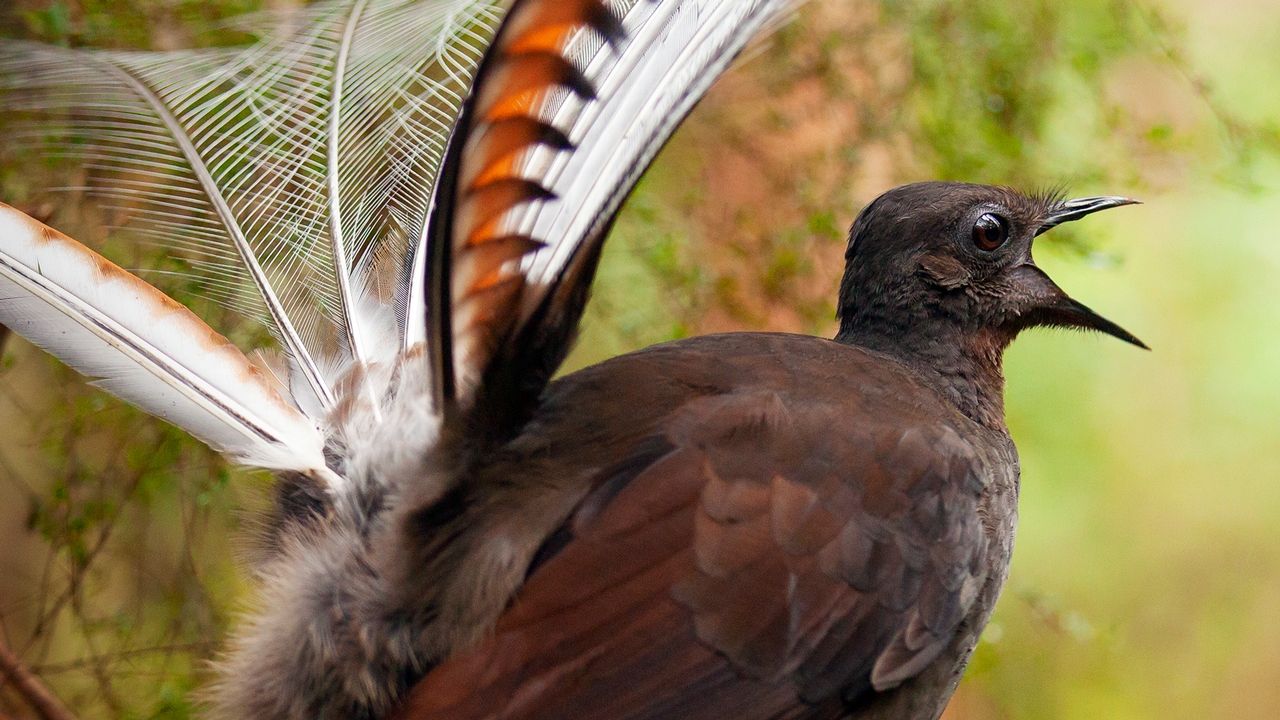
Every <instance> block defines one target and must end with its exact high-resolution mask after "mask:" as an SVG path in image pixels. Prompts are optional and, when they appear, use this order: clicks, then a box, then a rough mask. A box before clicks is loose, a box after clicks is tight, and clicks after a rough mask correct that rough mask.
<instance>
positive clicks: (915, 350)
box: [835, 318, 1009, 431]
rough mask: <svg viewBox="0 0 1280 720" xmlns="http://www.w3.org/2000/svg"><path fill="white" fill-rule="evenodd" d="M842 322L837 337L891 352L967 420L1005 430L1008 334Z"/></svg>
mask: <svg viewBox="0 0 1280 720" xmlns="http://www.w3.org/2000/svg"><path fill="white" fill-rule="evenodd" d="M848 320H849V319H848V318H846V322H845V323H844V324H843V325H842V327H841V329H840V332H839V333H838V334H837V335H836V338H835V339H836V341H837V342H842V343H845V344H849V345H856V346H858V347H861V348H865V349H867V350H874V351H876V352H879V353H883V354H885V355H889V356H891V357H893V358H894V359H896V360H898V361H899V362H901V363H903V364H904V365H906V366H907V367H909V368H911V369H912V370H914V371H915V372H916V373H917V374H918V375H920V377H921V378H923V379H924V381H925V382H926V383H928V384H929V385H930V386H931V387H932V388H933V389H934V390H935V391H937V392H938V394H940V395H942V396H943V397H944V398H946V399H947V400H948V401H949V402H951V404H953V405H955V406H956V408H957V409H959V410H960V412H962V413H964V414H965V415H966V416H967V417H969V419H971V420H973V421H974V422H977V423H979V424H981V425H984V426H986V427H989V428H992V429H996V430H1001V431H1003V430H1004V429H1005V422H1004V372H1003V368H1002V360H1003V357H1004V349H1005V348H1006V347H1008V345H1009V339H1008V338H1005V337H1004V334H1003V333H1000V332H997V331H995V330H990V329H982V330H979V331H977V332H976V333H975V332H965V331H962V330H961V329H960V328H956V327H954V326H952V327H948V326H946V325H943V324H941V323H929V322H927V321H926V322H922V323H918V324H912V325H911V326H910V327H902V326H900V325H897V324H894V325H884V324H880V323H869V322H861V323H860V322H856V321H855V322H849V321H848Z"/></svg>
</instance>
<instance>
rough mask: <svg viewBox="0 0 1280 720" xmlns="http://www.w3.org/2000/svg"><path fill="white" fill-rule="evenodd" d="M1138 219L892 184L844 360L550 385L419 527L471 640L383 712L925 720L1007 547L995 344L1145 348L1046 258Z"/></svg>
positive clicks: (785, 355) (519, 719)
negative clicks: (1068, 285) (1079, 238)
mask: <svg viewBox="0 0 1280 720" xmlns="http://www.w3.org/2000/svg"><path fill="white" fill-rule="evenodd" d="M1131 202H1132V201H1130V200H1127V199H1125V198H1115V197H1103V198H1087V199H1083V200H1073V201H1069V202H1064V201H1062V200H1060V199H1059V198H1056V197H1043V196H1040V197H1033V196H1027V195H1022V194H1020V193H1017V192H1015V191H1012V190H1009V189H1007V188H998V187H986V186H979V185H966V184H961V183H920V184H917V185H910V186H905V187H902V188H898V189H896V190H893V191H890V192H889V193H886V194H885V195H884V196H882V197H881V198H879V199H877V200H876V201H875V202H873V203H872V204H871V205H869V206H868V207H867V208H866V209H865V210H864V211H863V213H862V214H861V215H860V216H859V218H858V220H857V221H856V222H855V223H854V225H853V229H852V231H851V235H850V244H849V251H848V254H847V259H848V266H847V268H846V272H845V276H844V280H843V283H842V286H841V290H840V305H839V307H840V314H841V318H842V326H841V332H840V334H839V335H838V336H837V337H836V339H835V340H834V341H828V340H820V339H816V338H810V337H804V336H796V335H782V334H730V335H718V336H709V337H704V338H696V339H691V340H685V341H680V342H675V343H669V344H666V345H660V346H656V347H654V348H650V349H648V350H643V351H640V352H638V353H633V354H631V355H626V356H623V357H620V358H615V359H613V360H610V361H607V362H605V363H602V364H600V365H597V366H595V367H592V368H588V369H586V370H583V371H580V372H578V373H575V374H573V375H570V376H568V377H566V378H564V379H562V380H560V381H558V382H556V383H553V384H552V385H551V386H550V387H549V388H548V389H547V391H546V392H545V393H544V394H543V396H542V398H541V399H540V401H539V402H538V405H537V407H536V408H535V410H534V411H533V415H532V417H531V419H530V420H528V421H527V422H525V423H523V424H521V425H520V426H519V427H518V428H514V429H512V430H511V431H510V433H511V434H510V435H509V439H508V440H506V441H504V442H501V443H499V444H497V445H492V446H488V447H487V449H485V450H482V451H481V450H477V454H476V455H473V456H471V458H472V459H471V460H470V461H468V462H467V464H466V465H465V467H466V468H467V470H466V476H465V477H466V480H465V482H464V483H463V484H461V485H459V490H458V492H457V493H456V494H455V495H454V496H453V497H451V498H449V499H446V500H445V501H442V502H441V503H437V504H435V505H433V506H431V507H430V508H425V509H424V510H423V511H422V512H421V513H419V514H418V515H416V516H414V517H412V518H410V520H409V523H408V528H409V529H410V530H409V533H408V534H407V535H406V536H405V537H406V541H407V542H406V544H407V545H410V546H417V547H419V548H420V551H419V554H418V556H417V557H418V559H419V560H418V563H419V564H417V565H416V566H413V567H416V570H408V571H406V574H405V576H406V577H409V576H412V577H417V578H421V579H420V580H418V581H417V582H416V583H415V584H413V586H414V587H415V588H417V591H418V592H420V593H421V594H420V595H419V599H420V600H422V601H423V602H424V604H425V605H426V607H427V608H429V612H430V613H432V615H433V617H436V618H441V619H445V618H447V619H448V620H447V623H448V625H449V627H450V628H452V629H453V630H454V631H458V630H459V629H462V628H465V629H466V632H465V633H463V634H459V635H457V636H456V637H458V638H459V639H460V641H459V642H458V643H457V644H455V645H454V646H453V651H452V652H451V653H450V654H451V657H450V658H449V659H448V660H447V661H446V662H444V663H442V664H440V665H438V666H436V667H435V668H434V669H433V670H432V671H431V672H430V673H429V674H427V676H426V677H425V679H423V680H422V681H421V682H420V683H419V684H418V685H417V687H416V688H415V689H414V691H413V692H412V694H411V695H410V696H409V698H408V700H407V702H406V703H405V704H404V705H403V707H402V708H401V709H400V710H399V711H398V712H397V713H396V714H395V715H394V717H396V718H398V720H444V719H445V718H449V719H451V720H481V719H493V720H497V719H499V718H501V719H502V720H551V719H552V718H567V717H589V718H599V719H601V720H615V719H622V718H626V719H627V720H641V719H647V720H648V719H651V720H659V719H660V718H677V717H678V718H684V719H688V720H704V719H705V720H712V719H721V718H724V719H726V720H727V719H729V718H734V719H739V720H755V719H761V720H763V719H765V718H770V719H773V718H788V719H792V720H798V719H800V718H835V717H856V718H895V719H902V718H909V719H917V718H918V719H921V720H932V719H933V718H936V717H937V716H938V715H939V714H940V713H941V712H942V709H943V708H944V707H945V705H946V702H947V699H948V698H949V697H950V695H951V692H952V691H953V690H954V689H955V686H956V684H957V683H958V682H959V679H960V675H961V673H962V672H963V669H964V666H965V664H966V663H967V661H968V658H969V655H970V653H971V652H972V650H973V647H974V645H975V644H976V642H977V639H978V636H979V634H980V633H981V631H982V628H983V627H984V626H985V624H986V622H987V619H988V618H989V617H990V613H991V611H992V609H993V607H994V604H995V600H996V598H997V596H998V595H999V591H1000V588H1001V586H1002V584H1003V583H1004V580H1005V577H1006V574H1007V571H1008V563H1009V558H1010V554H1011V550H1012V543H1013V532H1014V527H1015V524H1016V516H1017V510H1016V504H1017V488H1018V461H1017V454H1016V450H1015V449H1014V446H1013V443H1012V441H1011V440H1010V438H1009V434H1008V431H1007V429H1006V427H1005V424H1004V417H1003V379H1002V375H1001V356H1002V354H1003V351H1004V349H1005V348H1006V347H1007V346H1008V344H1009V343H1010V342H1011V341H1012V340H1013V339H1014V337H1016V335H1017V334H1018V333H1019V332H1020V331H1022V330H1023V329H1026V328H1028V327H1034V326H1038V325H1054V326H1061V327H1079V328H1086V329H1093V330H1099V331H1103V332H1107V333H1109V334H1112V335H1115V336H1117V337H1119V338H1121V339H1124V340H1126V341H1129V342H1132V343H1134V344H1138V345H1141V343H1140V342H1139V341H1137V339H1136V338H1134V337H1133V336H1132V335H1129V334H1128V333H1127V332H1125V331H1124V330H1122V329H1120V328H1119V327H1118V326H1116V325H1114V324H1113V323H1111V322H1109V321H1107V320H1105V319H1103V318H1101V317H1099V316H1098V315H1096V314H1095V313H1093V312H1092V311H1091V310H1089V309H1088V308H1085V307H1084V306H1083V305H1080V304H1079V303H1077V302H1076V301H1074V300H1072V299H1070V298H1069V297H1067V296H1066V294H1065V293H1063V292H1062V290H1061V289H1059V288H1058V287H1057V286H1056V285H1055V284H1053V282H1052V281H1051V280H1049V278H1048V277H1047V276H1045V275H1044V273H1043V272H1041V271H1040V270H1039V269H1037V268H1036V267H1035V265H1034V263H1033V262H1032V259H1031V244H1032V241H1033V240H1034V238H1035V237H1036V236H1037V235H1039V234H1040V233H1042V232H1044V231H1045V230H1047V229H1048V228H1051V227H1053V226H1055V225H1057V224H1060V223H1061V222H1065V221H1069V220H1075V219H1078V218H1080V217H1083V216H1085V215H1087V214H1089V213H1091V212H1096V211H1098V210H1101V209H1105V208H1109V207H1116V206H1118V205H1123V204H1129V203H1131ZM491 430H492V429H490V430H488V431H486V432H491ZM489 437H492V435H489ZM459 442H460V444H461V445H462V446H466V445H467V441H465V440H460V441H459ZM475 447H477V448H478V447H480V446H475Z"/></svg>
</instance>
